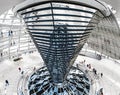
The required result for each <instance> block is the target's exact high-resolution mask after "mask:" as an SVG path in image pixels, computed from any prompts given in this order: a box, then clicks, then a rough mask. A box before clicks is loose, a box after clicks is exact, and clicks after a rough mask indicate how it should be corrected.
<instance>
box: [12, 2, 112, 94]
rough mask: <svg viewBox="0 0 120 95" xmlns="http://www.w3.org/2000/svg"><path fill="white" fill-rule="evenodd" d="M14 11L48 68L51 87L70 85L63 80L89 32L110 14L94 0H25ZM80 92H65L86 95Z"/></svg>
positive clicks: (85, 92)
mask: <svg viewBox="0 0 120 95" xmlns="http://www.w3.org/2000/svg"><path fill="white" fill-rule="evenodd" d="M14 10H15V11H16V13H18V14H19V15H20V16H21V17H22V18H23V19H24V22H25V24H26V27H27V30H28V32H29V34H30V36H31V38H32V39H33V42H34V43H35V45H36V48H37V49H38V51H39V53H40V55H41V56H42V58H43V60H44V63H45V65H46V67H47V70H48V71H49V76H50V77H49V79H50V81H49V82H50V83H52V86H53V85H54V89H55V88H56V85H58V86H57V88H58V87H59V86H61V85H62V88H64V86H66V85H69V83H68V82H66V80H67V79H68V78H67V77H68V76H69V72H70V70H71V68H72V65H73V63H74V61H75V59H76V58H77V56H78V54H79V52H80V50H81V49H82V47H83V45H84V44H85V43H86V41H87V39H88V37H89V35H90V33H91V32H92V31H94V29H95V28H96V26H97V25H98V23H99V22H100V20H102V19H103V18H104V17H107V16H109V15H110V14H111V12H110V10H109V9H108V8H107V7H105V4H104V3H103V2H101V1H99V2H98V1H97V0H91V1H89V0H27V1H25V2H24V3H22V4H20V5H18V6H16V7H15V8H14ZM38 72H39V71H38ZM73 77H74V74H73ZM74 78H76V77H74ZM74 78H73V80H72V83H73V84H74ZM70 80H71V79H70ZM47 81H48V80H47ZM84 82H85V81H84ZM84 82H83V83H84ZM45 83H46V82H45ZM70 84H71V83H70ZM78 84H79V83H78ZM88 84H89V83H88ZM30 85H31V84H30ZM30 85H29V87H31V86H30ZM39 85H40V84H39ZM41 85H42V84H41ZM41 85H40V86H39V87H38V89H40V87H41ZM74 86H76V84H74ZM49 87H51V86H47V88H46V89H48V88H49ZM66 87H69V86H66ZM78 87H79V86H78ZM35 88H37V87H35ZM42 88H44V87H43V86H42V87H41V89H42ZM83 88H86V87H85V86H84V87H83ZM87 88H89V85H88V87H87ZM46 89H43V91H41V93H43V92H44V91H45V90H46ZM76 90H78V89H77V87H76ZM31 91H32V90H31ZM37 91H38V92H39V90H37ZM33 92H34V91H33ZM47 92H49V91H47ZM53 92H55V91H54V90H53ZM63 92H64V91H63ZM78 92H79V91H78ZM78 92H77V93H78ZM81 92H82V93H81V94H79V93H78V94H74V93H73V94H69V91H68V94H65V95H88V92H89V91H88V90H86V91H84V90H82V91H81ZM31 95H32V94H31ZM35 95H41V94H35ZM43 95H47V94H43ZM48 95H51V94H48ZM55 95H56V94H55ZM57 95H58V94H57Z"/></svg>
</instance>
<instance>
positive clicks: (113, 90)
mask: <svg viewBox="0 0 120 95" xmlns="http://www.w3.org/2000/svg"><path fill="white" fill-rule="evenodd" d="M22 57H23V59H22V60H21V61H19V62H13V61H12V60H5V61H3V62H2V63H0V95H17V85H18V81H19V79H20V78H21V73H20V72H19V70H18V68H19V67H21V68H22V70H23V71H24V72H26V71H27V70H33V68H34V67H36V68H39V67H41V66H42V65H43V61H42V59H41V57H40V56H39V54H38V53H33V54H27V55H23V56H22ZM84 59H85V60H86V62H85V65H86V64H91V65H92V67H93V68H96V69H97V72H98V73H103V78H100V81H98V82H99V87H102V88H103V91H104V95H120V64H118V63H115V62H114V61H112V60H109V59H102V60H97V59H93V58H89V57H85V56H80V55H79V56H78V58H77V60H76V62H77V63H79V62H81V61H83V60H84ZM6 79H7V80H8V81H9V86H7V87H6V86H5V80H6Z"/></svg>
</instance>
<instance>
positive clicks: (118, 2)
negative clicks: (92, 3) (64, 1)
mask: <svg viewBox="0 0 120 95" xmlns="http://www.w3.org/2000/svg"><path fill="white" fill-rule="evenodd" d="M23 1H25V0H0V14H2V13H4V12H5V11H7V10H9V9H10V8H12V7H13V6H15V5H17V4H19V3H21V2H23ZM102 1H104V2H106V3H108V4H110V5H111V6H113V8H114V9H115V10H116V11H117V13H116V17H117V18H120V0H102Z"/></svg>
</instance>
